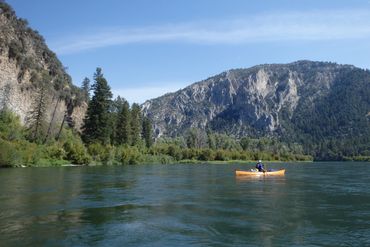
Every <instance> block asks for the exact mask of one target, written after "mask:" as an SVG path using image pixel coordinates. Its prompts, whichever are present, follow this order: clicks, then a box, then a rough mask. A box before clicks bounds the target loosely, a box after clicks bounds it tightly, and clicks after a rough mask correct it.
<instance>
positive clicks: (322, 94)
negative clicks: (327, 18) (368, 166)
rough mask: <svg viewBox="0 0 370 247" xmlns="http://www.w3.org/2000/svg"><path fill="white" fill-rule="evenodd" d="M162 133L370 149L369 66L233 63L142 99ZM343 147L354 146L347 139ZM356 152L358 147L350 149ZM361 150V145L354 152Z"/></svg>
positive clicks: (315, 147)
mask: <svg viewBox="0 0 370 247" xmlns="http://www.w3.org/2000/svg"><path fill="white" fill-rule="evenodd" d="M143 112H144V115H146V116H148V117H149V118H150V119H151V120H152V121H153V123H154V127H155V134H156V136H157V137H159V136H170V137H174V136H179V135H184V134H185V133H186V132H187V131H188V130H189V129H190V128H198V129H202V130H207V131H209V130H211V131H213V132H218V133H226V134H229V135H233V136H235V137H237V138H241V137H245V136H248V137H262V136H267V137H276V138H279V139H281V140H283V141H287V142H298V143H302V144H305V147H306V149H307V150H308V151H310V152H313V150H316V152H319V150H321V149H327V148H330V145H331V142H335V144H332V145H334V146H335V147H338V146H340V148H339V149H340V150H338V152H344V151H343V150H345V149H346V146H348V145H352V146H355V148H354V149H355V150H347V151H348V153H351V152H352V155H356V154H359V153H361V154H363V153H367V152H370V151H369V150H370V71H368V70H363V69H359V68H356V67H354V66H351V65H339V64H336V63H329V62H313V61H297V62H293V63H289V64H264V65H258V66H255V67H252V68H248V69H232V70H229V71H226V72H223V73H221V74H219V75H216V76H214V77H210V78H208V79H206V80H203V81H200V82H197V83H194V84H192V85H190V86H188V87H186V88H184V89H182V90H179V91H177V92H175V93H169V94H166V95H164V96H162V97H159V98H156V99H152V100H149V101H147V102H145V103H144V104H143ZM348 149H351V147H349V148H348ZM353 152H355V153H353ZM356 152H359V153H356Z"/></svg>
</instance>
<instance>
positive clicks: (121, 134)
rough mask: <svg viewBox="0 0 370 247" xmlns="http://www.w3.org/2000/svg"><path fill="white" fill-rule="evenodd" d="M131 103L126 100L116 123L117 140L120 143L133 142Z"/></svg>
mask: <svg viewBox="0 0 370 247" xmlns="http://www.w3.org/2000/svg"><path fill="white" fill-rule="evenodd" d="M130 128H131V123H130V104H129V103H128V102H127V101H124V102H123V104H122V108H121V111H120V112H119V114H118V119H117V125H116V141H115V143H116V144H118V145H122V144H130V142H131V138H130V136H131V129H130Z"/></svg>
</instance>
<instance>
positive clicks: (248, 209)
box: [0, 162, 370, 246]
mask: <svg viewBox="0 0 370 247" xmlns="http://www.w3.org/2000/svg"><path fill="white" fill-rule="evenodd" d="M252 166H253V165H252V164H251V165H241V164H217V165H216V164H198V165H193V164H192V165H135V166H117V167H60V168H19V169H0V246H370V186H369V185H370V164H369V163H350V162H346V163H344V162H332V163H300V164H295V163H288V164H283V163H281V164H275V165H269V164H268V167H270V168H280V167H285V168H286V175H285V176H284V177H276V178H274V177H267V178H237V177H235V175H234V170H235V169H250V168H251V167H252Z"/></svg>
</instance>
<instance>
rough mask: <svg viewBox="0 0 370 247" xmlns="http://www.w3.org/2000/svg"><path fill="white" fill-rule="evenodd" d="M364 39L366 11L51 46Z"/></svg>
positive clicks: (91, 37)
mask: <svg viewBox="0 0 370 247" xmlns="http://www.w3.org/2000/svg"><path fill="white" fill-rule="evenodd" d="M369 37H370V11H368V10H359V9H355V10H340V11H339V10H337V11H310V12H289V13H284V14H277V13H270V14H261V15H256V16H252V17H248V18H244V19H238V20H224V21H204V22H197V23H194V22H189V23H178V24H168V25H161V26H148V27H135V28H120V27H116V28H107V29H105V30H100V31H99V30H95V31H94V33H93V34H82V35H72V36H70V37H67V38H62V39H60V40H59V41H58V42H54V43H52V45H51V46H52V47H53V48H54V50H56V51H57V53H58V54H69V53H76V52H81V51H85V50H90V49H97V48H103V47H108V46H113V45H126V44H132V43H154V42H182V43H196V44H203V45H204V44H244V43H255V42H277V41H298V40H308V41H321V40H338V39H359V38H369Z"/></svg>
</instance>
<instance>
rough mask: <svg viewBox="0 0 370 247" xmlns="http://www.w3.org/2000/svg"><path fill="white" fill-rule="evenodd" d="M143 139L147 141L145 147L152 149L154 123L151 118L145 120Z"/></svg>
mask: <svg viewBox="0 0 370 247" xmlns="http://www.w3.org/2000/svg"><path fill="white" fill-rule="evenodd" d="M142 136H143V139H144V141H145V145H146V147H147V148H149V147H151V146H152V144H153V137H152V122H151V121H150V119H149V118H147V117H144V119H143V133H142Z"/></svg>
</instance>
